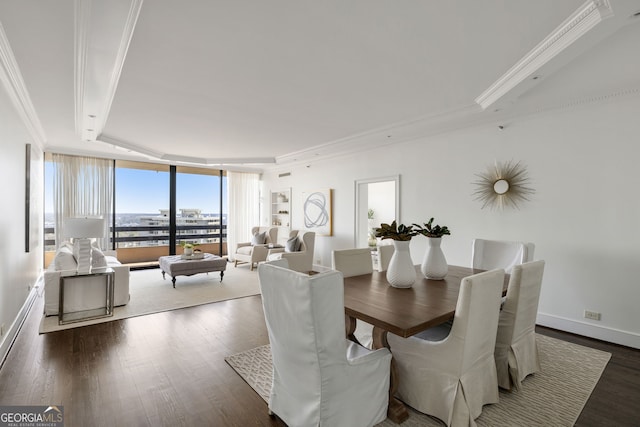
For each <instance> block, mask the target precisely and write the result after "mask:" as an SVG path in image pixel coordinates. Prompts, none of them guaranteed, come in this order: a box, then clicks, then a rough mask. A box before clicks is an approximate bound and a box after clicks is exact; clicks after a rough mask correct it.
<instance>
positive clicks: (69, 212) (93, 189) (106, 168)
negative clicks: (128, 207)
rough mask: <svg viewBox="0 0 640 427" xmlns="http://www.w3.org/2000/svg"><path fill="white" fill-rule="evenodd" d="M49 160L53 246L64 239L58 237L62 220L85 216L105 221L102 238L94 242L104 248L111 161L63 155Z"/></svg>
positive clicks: (110, 198) (109, 207) (109, 210)
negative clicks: (51, 162) (52, 178)
mask: <svg viewBox="0 0 640 427" xmlns="http://www.w3.org/2000/svg"><path fill="white" fill-rule="evenodd" d="M52 157H53V164H54V170H55V172H54V182H53V203H54V206H55V222H56V229H55V232H56V244H57V246H60V244H61V243H62V242H64V239H65V236H63V234H62V231H63V230H62V224H63V221H64V219H65V218H69V217H77V216H88V217H102V218H104V219H105V230H104V236H105V237H104V238H101V239H98V240H97V242H98V245H99V246H100V247H101V248H103V249H107V248H108V245H109V224H110V221H111V213H112V208H113V176H114V165H113V160H108V159H98V158H93V157H79V156H68V155H64V154H53V156H52Z"/></svg>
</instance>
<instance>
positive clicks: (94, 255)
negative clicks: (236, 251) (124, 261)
mask: <svg viewBox="0 0 640 427" xmlns="http://www.w3.org/2000/svg"><path fill="white" fill-rule="evenodd" d="M106 266H107V259H106V258H105V256H104V253H102V251H101V250H100V248H98V247H96V246H91V268H101V267H106Z"/></svg>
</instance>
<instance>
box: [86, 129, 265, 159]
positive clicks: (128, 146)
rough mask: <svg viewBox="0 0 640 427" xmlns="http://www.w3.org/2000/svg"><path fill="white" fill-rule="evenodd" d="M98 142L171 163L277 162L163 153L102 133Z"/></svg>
mask: <svg viewBox="0 0 640 427" xmlns="http://www.w3.org/2000/svg"><path fill="white" fill-rule="evenodd" d="M96 141H98V142H103V143H105V144H110V145H112V146H113V147H115V148H120V149H123V150H125V151H128V152H133V153H137V154H141V155H144V156H147V157H148V158H151V159H154V160H160V161H164V162H169V163H185V164H189V165H200V166H202V165H206V166H223V165H262V164H272V163H275V162H276V159H275V157H229V158H215V159H214V158H202V157H192V156H181V155H178V154H172V153H161V152H159V151H153V150H149V149H147V148H144V147H142V146H139V145H136V144H133V143H131V142H126V141H122V140H120V139H117V138H114V137H111V136H108V135H104V134H100V136H98V138H97V139H96Z"/></svg>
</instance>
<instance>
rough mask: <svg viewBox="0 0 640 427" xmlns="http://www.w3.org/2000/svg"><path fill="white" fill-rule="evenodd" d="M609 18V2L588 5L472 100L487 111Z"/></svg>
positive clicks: (597, 0) (577, 11)
mask: <svg viewBox="0 0 640 427" xmlns="http://www.w3.org/2000/svg"><path fill="white" fill-rule="evenodd" d="M612 16H613V10H612V8H611V4H610V2H609V0H592V1H587V2H586V3H585V4H584V5H582V6H581V7H580V8H579V9H577V10H576V11H575V12H574V13H573V14H572V15H571V16H569V17H568V18H567V19H566V20H565V21H564V22H563V23H562V24H560V26H558V27H557V28H556V29H555V30H554V31H553V32H551V34H549V35H548V36H547V37H545V39H544V40H542V42H540V43H539V44H538V45H537V46H536V47H534V48H533V49H532V50H531V51H529V53H527V54H526V55H525V56H524V57H523V58H522V59H520V60H519V61H518V62H517V63H516V64H515V65H514V66H513V67H511V69H509V70H508V71H507V72H506V73H505V74H503V75H502V76H501V77H500V78H499V79H498V80H496V82H494V83H493V84H492V85H491V86H489V88H488V89H487V90H485V91H484V92H483V93H482V94H480V96H478V97H477V98H476V100H475V101H476V103H477V104H478V105H480V106H481V107H482V109H487V108H488V107H489V106H491V105H492V104H494V103H495V102H496V101H498V100H499V99H500V98H502V97H503V96H504V95H506V94H507V93H508V92H510V91H512V90H513V89H514V88H515V87H516V86H518V85H519V84H521V83H522V82H523V81H524V80H526V79H528V78H529V77H530V76H532V75H533V74H534V73H535V72H536V71H538V70H539V69H540V68H541V67H543V66H544V65H545V64H547V63H548V62H549V61H551V60H552V59H553V58H555V57H556V56H558V55H559V54H560V53H561V52H563V51H564V50H565V49H566V48H567V47H569V46H570V45H572V44H573V43H575V42H576V41H577V40H578V39H580V38H581V37H582V36H584V35H585V34H587V33H588V32H589V31H590V30H592V29H593V28H594V27H595V26H596V25H598V24H599V23H600V22H602V21H603V20H605V19H607V18H610V17H612Z"/></svg>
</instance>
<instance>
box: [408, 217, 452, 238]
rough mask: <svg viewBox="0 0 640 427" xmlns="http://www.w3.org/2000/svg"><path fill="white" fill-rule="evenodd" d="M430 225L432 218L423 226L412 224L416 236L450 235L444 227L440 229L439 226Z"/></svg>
mask: <svg viewBox="0 0 640 427" xmlns="http://www.w3.org/2000/svg"><path fill="white" fill-rule="evenodd" d="M432 224H433V218H431V219H430V220H429V222H425V223H424V224H423V225H419V224H413V226H414V227H416V232H417V233H418V234H422V235H423V236H425V237H442V236H449V235H451V232H450V231H449V228H448V227H447V226H446V225H445V226H444V227H441V226H439V225H432Z"/></svg>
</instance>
